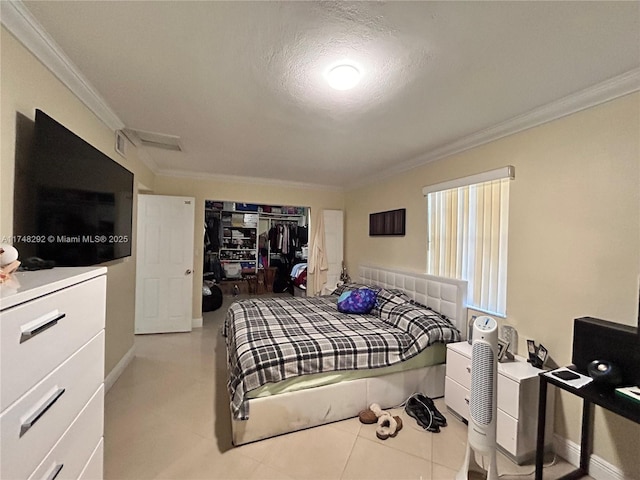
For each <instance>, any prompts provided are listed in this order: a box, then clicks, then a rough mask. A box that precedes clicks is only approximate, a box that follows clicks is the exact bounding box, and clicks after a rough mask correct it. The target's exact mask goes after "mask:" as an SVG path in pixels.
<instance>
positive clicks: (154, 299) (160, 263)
mask: <svg viewBox="0 0 640 480" xmlns="http://www.w3.org/2000/svg"><path fill="white" fill-rule="evenodd" d="M194 205H195V199H194V198H191V197H169V196H164V195H138V230H137V232H138V239H137V245H138V246H137V252H136V256H137V260H136V322H135V333H165V332H189V331H191V316H192V295H193V275H192V272H193V226H194V224H193V222H194V216H195V210H194Z"/></svg>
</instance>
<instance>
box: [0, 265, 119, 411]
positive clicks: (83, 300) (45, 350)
mask: <svg viewBox="0 0 640 480" xmlns="http://www.w3.org/2000/svg"><path fill="white" fill-rule="evenodd" d="M105 292H106V277H105V276H100V277H98V278H94V279H92V280H89V281H86V282H83V283H80V284H78V285H74V286H72V287H69V288H65V289H63V290H60V291H58V292H54V293H52V294H50V295H46V296H44V297H40V298H37V299H35V300H33V301H31V302H28V303H25V304H22V305H18V306H15V307H12V308H8V309H6V310H4V311H3V312H2V322H0V338H1V339H2V349H1V351H0V378H2V383H1V385H0V411H2V410H4V409H6V408H7V407H8V406H9V405H11V404H12V403H13V402H14V401H15V400H17V399H18V398H19V397H20V396H21V395H23V394H24V393H25V392H26V391H27V390H28V389H30V388H31V387H33V386H34V385H35V384H36V383H38V382H39V381H40V380H42V379H43V378H44V377H46V376H47V374H49V373H50V372H51V371H53V370H54V369H55V368H56V367H57V366H58V365H60V364H61V363H62V362H63V361H64V360H65V359H67V358H68V357H69V356H70V355H71V354H72V353H73V352H75V351H76V350H78V348H80V347H81V346H82V345H84V344H85V343H86V342H88V341H89V340H90V339H91V338H92V337H93V336H95V335H96V334H97V333H98V332H99V331H100V330H101V329H103V328H104V321H105ZM63 315H64V316H63ZM56 319H57V320H56Z"/></svg>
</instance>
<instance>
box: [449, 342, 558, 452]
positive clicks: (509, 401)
mask: <svg viewBox="0 0 640 480" xmlns="http://www.w3.org/2000/svg"><path fill="white" fill-rule="evenodd" d="M540 372H542V370H540V369H537V368H534V367H533V366H531V365H530V364H529V363H527V361H526V360H525V359H524V358H522V357H518V356H516V360H515V361H511V362H505V363H499V364H498V405H497V406H498V412H497V441H498V445H499V446H500V447H501V449H502V451H503V452H505V453H507V454H508V456H510V457H511V458H512V459H513V460H515V461H516V462H517V463H523V462H524V461H525V460H528V459H530V458H532V457H533V456H534V455H535V450H536V435H537V427H538V424H537V418H538V388H539V379H538V374H539V373H540ZM470 388H471V345H469V344H468V343H467V342H459V343H450V344H448V345H447V370H446V377H445V386H444V401H445V404H446V405H447V407H448V408H449V409H450V410H452V411H453V412H454V413H456V414H457V415H458V416H459V417H461V418H463V419H464V420H468V419H469V389H470ZM550 390H551V391H550V392H549V396H548V397H547V423H546V425H547V429H546V432H547V435H546V438H545V444H546V445H547V447H548V448H550V447H551V441H552V432H553V392H552V390H553V389H550Z"/></svg>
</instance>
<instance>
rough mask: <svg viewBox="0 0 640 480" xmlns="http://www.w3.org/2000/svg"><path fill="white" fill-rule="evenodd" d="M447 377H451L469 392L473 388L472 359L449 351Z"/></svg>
mask: <svg viewBox="0 0 640 480" xmlns="http://www.w3.org/2000/svg"><path fill="white" fill-rule="evenodd" d="M447 377H450V378H451V379H453V380H455V381H456V382H458V383H459V384H460V385H462V386H463V387H464V388H466V389H467V390H469V389H470V388H471V359H470V358H467V357H465V356H464V355H461V354H459V353H458V352H455V351H453V350H451V349H448V350H447Z"/></svg>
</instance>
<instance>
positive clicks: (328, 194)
mask: <svg viewBox="0 0 640 480" xmlns="http://www.w3.org/2000/svg"><path fill="white" fill-rule="evenodd" d="M154 193H155V194H158V195H176V196H188V197H195V199H196V221H195V232H194V237H195V238H194V279H193V292H194V295H193V317H194V318H199V317H201V316H202V270H203V268H202V263H203V258H202V255H203V250H204V234H203V224H204V202H205V200H222V201H231V202H243V203H257V204H264V205H291V206H299V207H310V208H311V222H312V223H313V219H314V215H317V214H318V212H320V211H322V210H325V209H335V210H342V209H343V208H344V193H342V192H338V191H332V190H329V189H314V188H297V187H285V186H278V185H264V184H256V183H248V182H231V181H221V180H215V179H211V178H202V179H194V178H176V177H164V176H158V177H156V183H155V190H154ZM310 241H311V239H310ZM310 246H311V244H310ZM309 284H311V279H309Z"/></svg>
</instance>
